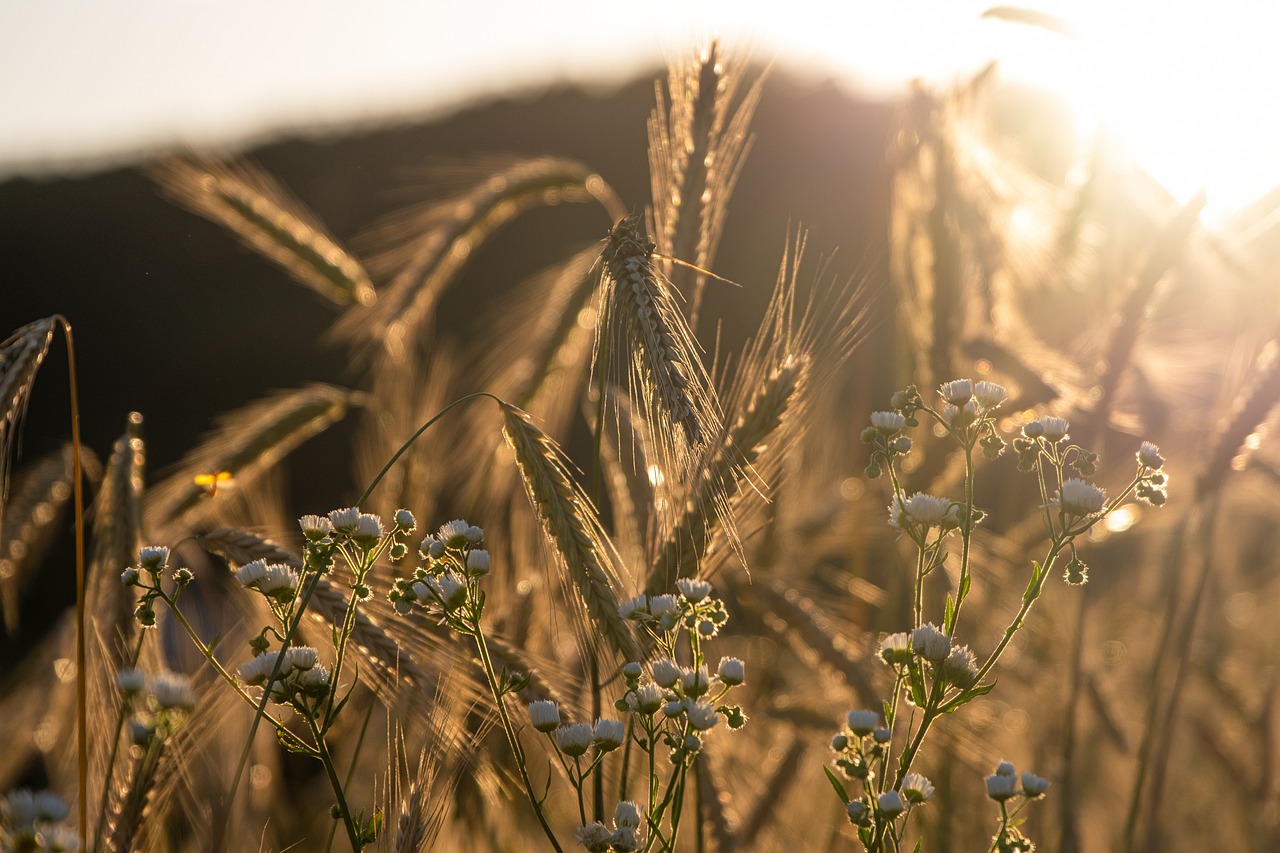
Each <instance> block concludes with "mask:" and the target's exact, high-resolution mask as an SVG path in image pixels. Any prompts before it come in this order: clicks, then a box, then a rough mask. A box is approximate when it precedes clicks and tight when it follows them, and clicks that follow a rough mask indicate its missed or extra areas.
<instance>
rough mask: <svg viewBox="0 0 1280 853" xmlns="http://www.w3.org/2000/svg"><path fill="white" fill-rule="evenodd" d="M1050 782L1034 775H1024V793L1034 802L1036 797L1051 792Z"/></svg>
mask: <svg viewBox="0 0 1280 853" xmlns="http://www.w3.org/2000/svg"><path fill="white" fill-rule="evenodd" d="M1049 784H1050V783H1049V780H1048V779H1045V778H1044V777H1042V776H1037V775H1036V774H1034V773H1023V774H1022V793H1023V794H1025V795H1026V797H1027V799H1030V800H1034V799H1035V798H1036V797H1041V796H1044V792H1045V791H1047V790H1049Z"/></svg>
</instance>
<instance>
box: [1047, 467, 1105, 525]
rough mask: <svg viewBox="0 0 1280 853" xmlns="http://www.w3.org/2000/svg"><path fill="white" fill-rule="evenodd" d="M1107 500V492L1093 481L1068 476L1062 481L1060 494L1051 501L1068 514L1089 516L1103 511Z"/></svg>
mask: <svg viewBox="0 0 1280 853" xmlns="http://www.w3.org/2000/svg"><path fill="white" fill-rule="evenodd" d="M1106 500H1107V493H1106V492H1104V491H1103V490H1102V489H1100V488H1098V487H1097V486H1095V485H1094V484H1093V483H1089V482H1086V481H1085V480H1081V479H1080V478H1079V477H1068V478H1067V479H1065V480H1063V481H1062V488H1061V489H1059V490H1058V496H1057V497H1056V498H1054V499H1053V500H1052V501H1051V502H1050V503H1051V504H1052V505H1053V506H1056V507H1060V508H1061V509H1062V511H1063V512H1064V513H1066V514H1067V515H1073V516H1079V517H1081V518H1087V517H1088V516H1091V515H1096V514H1097V513H1099V512H1101V511H1102V506H1103V504H1105V503H1106Z"/></svg>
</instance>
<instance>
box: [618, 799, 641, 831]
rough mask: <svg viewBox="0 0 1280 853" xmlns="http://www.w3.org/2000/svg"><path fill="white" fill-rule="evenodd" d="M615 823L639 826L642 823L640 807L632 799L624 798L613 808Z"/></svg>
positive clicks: (619, 825)
mask: <svg viewBox="0 0 1280 853" xmlns="http://www.w3.org/2000/svg"><path fill="white" fill-rule="evenodd" d="M613 825H614V826H618V827H622V826H631V827H637V826H639V825H640V807H639V806H637V805H636V804H635V803H633V802H631V801H630V800H623V801H622V802H620V803H618V804H617V805H616V806H614V808H613Z"/></svg>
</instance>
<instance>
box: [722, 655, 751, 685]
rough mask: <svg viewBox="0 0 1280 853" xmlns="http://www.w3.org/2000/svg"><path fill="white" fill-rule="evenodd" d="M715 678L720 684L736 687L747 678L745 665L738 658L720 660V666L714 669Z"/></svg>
mask: <svg viewBox="0 0 1280 853" xmlns="http://www.w3.org/2000/svg"><path fill="white" fill-rule="evenodd" d="M716 678H719V679H720V683H721V684H725V685H727V686H729V687H736V686H737V685H739V684H741V683H742V682H743V681H745V680H746V678H747V675H746V664H744V663H743V662H742V661H741V660H739V659H738V658H720V665H719V666H717V667H716Z"/></svg>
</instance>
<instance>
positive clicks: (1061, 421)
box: [1039, 417, 1071, 444]
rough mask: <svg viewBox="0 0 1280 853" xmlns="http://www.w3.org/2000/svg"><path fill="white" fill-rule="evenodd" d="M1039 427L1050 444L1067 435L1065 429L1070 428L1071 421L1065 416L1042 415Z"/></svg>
mask: <svg viewBox="0 0 1280 853" xmlns="http://www.w3.org/2000/svg"><path fill="white" fill-rule="evenodd" d="M1039 423H1040V428H1041V430H1042V433H1041V434H1042V435H1043V436H1044V437H1045V439H1046V440H1048V442H1049V443H1050V444H1054V443H1056V442H1059V441H1061V440H1062V439H1064V438H1066V437H1067V430H1069V429H1071V423H1070V422H1069V421H1067V420H1066V419H1065V418H1054V417H1044V418H1041V419H1040V422H1039Z"/></svg>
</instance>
